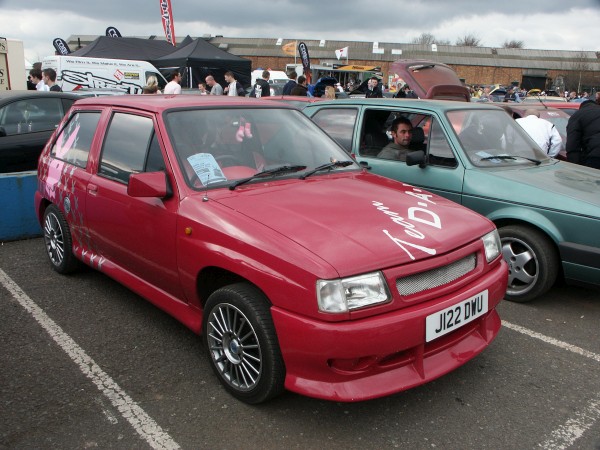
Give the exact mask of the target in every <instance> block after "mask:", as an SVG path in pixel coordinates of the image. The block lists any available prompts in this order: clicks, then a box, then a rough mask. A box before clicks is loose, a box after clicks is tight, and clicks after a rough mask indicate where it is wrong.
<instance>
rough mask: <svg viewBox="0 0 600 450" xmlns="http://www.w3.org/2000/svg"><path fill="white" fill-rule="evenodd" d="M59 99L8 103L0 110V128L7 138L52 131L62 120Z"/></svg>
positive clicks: (32, 99) (61, 106)
mask: <svg viewBox="0 0 600 450" xmlns="http://www.w3.org/2000/svg"><path fill="white" fill-rule="evenodd" d="M63 115H64V109H63V105H62V102H61V99H60V98H35V97H32V98H29V99H26V100H20V101H17V102H13V103H9V104H7V105H5V106H4V108H2V109H1V110H0V126H1V127H3V128H4V131H5V132H6V135H7V136H10V135H14V134H21V133H30V132H35V131H49V130H54V128H55V127H56V125H58V122H60V120H61V119H62V118H63Z"/></svg>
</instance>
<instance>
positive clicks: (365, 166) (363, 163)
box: [358, 161, 371, 170]
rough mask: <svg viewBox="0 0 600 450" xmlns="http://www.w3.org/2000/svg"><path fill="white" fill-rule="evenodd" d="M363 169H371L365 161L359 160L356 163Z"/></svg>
mask: <svg viewBox="0 0 600 450" xmlns="http://www.w3.org/2000/svg"><path fill="white" fill-rule="evenodd" d="M358 164H359V165H360V167H362V168H363V169H367V170H371V166H370V165H369V163H368V162H367V161H359V163H358Z"/></svg>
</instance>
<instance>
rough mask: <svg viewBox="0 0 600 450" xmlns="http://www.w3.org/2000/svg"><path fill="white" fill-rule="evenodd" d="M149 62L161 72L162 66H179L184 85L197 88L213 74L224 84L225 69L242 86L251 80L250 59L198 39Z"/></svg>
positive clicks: (175, 67)
mask: <svg viewBox="0 0 600 450" xmlns="http://www.w3.org/2000/svg"><path fill="white" fill-rule="evenodd" d="M150 62H151V63H152V64H153V65H154V67H156V68H157V69H161V72H163V73H164V72H165V69H179V70H180V71H181V73H182V75H184V77H183V81H182V83H181V84H182V86H183V87H190V88H191V87H196V86H197V85H198V83H199V82H201V81H204V79H205V78H206V76H207V75H212V76H214V77H215V80H217V82H219V83H221V84H222V85H224V86H225V78H224V74H225V72H227V71H231V72H233V73H234V75H235V78H236V80H237V81H239V82H240V83H242V85H243V86H245V87H247V86H249V85H250V82H251V75H250V72H251V71H252V61H250V60H249V59H245V58H241V57H239V56H236V55H232V54H231V53H228V52H226V51H224V50H221V49H220V48H217V47H215V46H214V45H212V44H211V43H210V42H207V41H205V40H204V39H201V38H198V39H196V40H194V41H192V42H190V43H189V44H187V45H186V46H184V47H180V48H178V49H177V50H175V51H174V52H172V53H169V54H168V55H165V56H161V57H159V58H156V59H153V60H151V61H150Z"/></svg>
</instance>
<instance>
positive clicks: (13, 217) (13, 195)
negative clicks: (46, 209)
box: [0, 171, 42, 242]
mask: <svg viewBox="0 0 600 450" xmlns="http://www.w3.org/2000/svg"><path fill="white" fill-rule="evenodd" d="M36 189H37V172H35V171H31V172H19V173H3V174H0V241H2V242H5V241H15V240H18V239H26V238H31V237H37V236H40V235H41V234H42V229H41V227H40V224H39V222H38V220H37V216H36V215H35V211H34V207H33V196H34V194H35V191H36Z"/></svg>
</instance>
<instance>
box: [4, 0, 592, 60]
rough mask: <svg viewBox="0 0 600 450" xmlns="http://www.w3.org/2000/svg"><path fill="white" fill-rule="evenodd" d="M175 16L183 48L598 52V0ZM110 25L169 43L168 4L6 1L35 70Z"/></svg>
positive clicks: (385, 0) (247, 6) (255, 5)
mask: <svg viewBox="0 0 600 450" xmlns="http://www.w3.org/2000/svg"><path fill="white" fill-rule="evenodd" d="M200 5H204V6H200ZM172 8H173V19H174V24H175V36H176V38H177V40H178V42H179V41H181V40H182V39H183V38H184V37H185V36H186V35H188V34H189V35H191V36H193V37H197V36H202V35H204V34H211V35H213V36H214V35H223V36H226V37H247V38H264V37H267V38H268V37H272V38H283V39H284V40H287V39H292V40H293V39H298V40H302V39H325V40H348V41H378V42H393V43H409V42H411V40H412V39H414V38H416V37H418V36H420V35H421V34H422V33H430V34H433V35H434V36H435V37H436V38H437V39H439V40H448V41H450V43H451V44H455V43H456V40H457V39H458V38H461V37H464V36H466V35H473V36H475V37H477V38H478V39H479V40H480V44H481V45H482V46H485V47H499V46H501V45H502V44H503V43H504V42H506V41H510V40H517V41H523V43H524V48H527V49H548V50H574V51H581V50H593V51H600V0H533V1H530V0H528V1H522V0H517V1H515V0H500V1H498V0H495V1H487V0H474V1H470V0H452V1H449V0H426V1H422V0H411V1H403V0H379V1H369V0H335V1H328V2H323V1H322V0H269V1H263V0H254V1H251V2H248V1H246V0H227V1H226V2H214V1H213V2H198V1H197V0H172ZM108 26H114V27H116V28H117V29H118V30H119V31H120V32H121V34H122V35H123V36H149V35H153V34H154V35H157V36H164V31H163V28H162V23H161V19H160V0H118V1H117V0H103V1H93V2H92V1H82V2H73V1H72V0H69V1H63V0H52V1H46V0H35V1H23V0H0V36H2V37H6V38H12V39H19V40H22V41H23V43H24V46H25V57H26V58H27V59H28V60H30V61H31V62H33V61H37V60H40V59H42V58H43V57H44V56H48V55H52V54H54V48H53V46H52V40H53V39H54V38H57V37H60V38H63V39H65V40H67V38H68V37H69V36H71V35H78V34H82V35H104V34H105V31H106V28H107V27H108ZM72 50H73V49H72ZM350 58H352V56H351V55H350Z"/></svg>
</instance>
